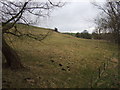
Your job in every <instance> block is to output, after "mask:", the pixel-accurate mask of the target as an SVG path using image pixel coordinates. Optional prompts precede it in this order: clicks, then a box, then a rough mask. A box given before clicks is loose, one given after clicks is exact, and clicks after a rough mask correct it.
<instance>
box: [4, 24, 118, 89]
mask: <svg viewBox="0 0 120 90" xmlns="http://www.w3.org/2000/svg"><path fill="white" fill-rule="evenodd" d="M19 29H20V30H23V31H24V29H27V30H29V31H30V32H32V33H34V34H45V33H47V32H48V31H50V30H47V29H45V30H44V29H42V28H36V27H31V26H29V27H26V26H21V25H20V26H19ZM9 37H10V38H11V40H13V43H12V44H11V43H10V42H9V41H10V40H9V39H8V38H7V41H8V43H9V44H10V45H11V46H12V47H13V46H14V47H13V48H14V49H15V50H16V51H17V52H18V54H19V55H20V57H21V61H22V63H23V64H24V65H25V66H27V67H29V68H30V70H23V71H17V72H14V71H11V70H9V69H7V68H4V69H3V87H17V88H20V87H23V88H68V87H70V88H78V87H79V88H85V87H86V88H87V87H90V79H91V76H92V75H93V72H94V71H96V69H97V67H99V66H100V65H101V64H102V63H103V62H105V61H106V60H107V59H111V58H117V49H118V48H117V45H115V44H111V43H107V42H106V41H98V40H87V39H80V38H75V37H72V36H69V35H64V34H61V33H56V32H53V31H51V34H50V35H49V36H48V37H47V38H46V39H44V40H43V41H42V42H39V41H36V40H33V39H30V38H27V37H23V38H20V39H19V38H15V37H13V36H9ZM112 66H113V65H112V64H110V67H112ZM108 71H109V72H110V73H112V74H114V73H115V74H116V73H117V69H114V68H112V69H111V70H108ZM113 72H114V73H113ZM107 75H108V74H107ZM109 81H110V82H109ZM111 82H112V80H111V79H106V80H105V85H103V86H100V87H111V86H112V85H111ZM108 84H109V85H108Z"/></svg>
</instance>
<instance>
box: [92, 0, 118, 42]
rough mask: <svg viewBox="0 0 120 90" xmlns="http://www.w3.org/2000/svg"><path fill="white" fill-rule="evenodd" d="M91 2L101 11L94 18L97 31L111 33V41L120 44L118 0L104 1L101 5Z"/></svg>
mask: <svg viewBox="0 0 120 90" xmlns="http://www.w3.org/2000/svg"><path fill="white" fill-rule="evenodd" d="M93 4H94V5H95V6H96V7H97V8H98V9H100V10H101V11H102V14H100V16H99V17H97V19H95V23H96V25H97V29H98V30H99V33H111V35H112V36H111V41H113V40H114V42H116V43H119V44H120V1H111V2H106V3H105V4H104V5H103V6H101V5H98V4H96V3H93Z"/></svg>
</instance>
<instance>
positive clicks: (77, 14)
mask: <svg viewBox="0 0 120 90" xmlns="http://www.w3.org/2000/svg"><path fill="white" fill-rule="evenodd" d="M79 1H80V0H79ZM79 1H76V2H75V1H73V2H69V3H67V4H66V5H65V6H64V7H62V8H57V9H55V10H54V11H53V12H52V13H51V15H50V17H47V18H44V19H43V20H41V22H40V23H39V24H38V26H40V27H45V28H52V29H54V28H55V27H57V28H58V30H59V31H60V32H75V33H76V32H82V31H83V30H88V31H89V32H90V33H91V32H92V31H93V30H94V29H95V24H94V18H95V17H97V15H98V13H99V10H98V9H97V8H95V7H94V6H93V5H92V4H91V3H90V1H89V0H84V1H80V2H79ZM102 1H103V0H102ZM102 1H101V2H102Z"/></svg>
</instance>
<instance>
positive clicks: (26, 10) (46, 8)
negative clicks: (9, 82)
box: [0, 0, 64, 69]
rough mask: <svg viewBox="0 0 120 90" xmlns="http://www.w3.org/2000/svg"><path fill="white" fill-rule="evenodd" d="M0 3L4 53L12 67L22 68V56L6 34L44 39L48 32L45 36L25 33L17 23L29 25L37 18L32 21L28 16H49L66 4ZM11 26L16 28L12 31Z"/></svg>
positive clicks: (2, 0) (30, 0) (29, 0)
mask: <svg viewBox="0 0 120 90" xmlns="http://www.w3.org/2000/svg"><path fill="white" fill-rule="evenodd" d="M0 5H1V6H2V9H0V13H1V17H2V19H1V21H0V22H1V24H2V53H3V55H4V56H5V58H6V61H7V65H8V66H9V67H11V68H12V69H20V68H22V67H23V65H22V63H21V61H20V58H19V57H18V54H17V53H16V52H15V50H14V49H13V48H11V47H10V46H9V45H8V44H7V42H6V40H5V37H4V35H5V34H11V35H14V36H16V37H22V36H27V37H30V38H33V39H36V40H43V39H44V38H45V37H46V36H47V34H46V35H45V36H44V37H43V38H39V37H36V35H33V34H32V33H27V34H23V33H22V32H21V31H19V30H18V29H17V27H16V23H18V22H19V23H24V24H27V25H30V24H33V23H35V22H36V20H32V21H31V20H29V18H28V16H30V15H31V16H35V17H36V18H37V19H38V18H39V17H45V16H48V15H49V13H50V12H51V10H52V9H54V8H56V7H62V6H64V3H63V2H51V1H50V0H48V1H47V2H32V0H27V1H25V2H23V1H22V2H18V1H16V2H15V1H14V2H10V1H6V0H1V1H0ZM11 28H15V30H14V31H10V30H11Z"/></svg>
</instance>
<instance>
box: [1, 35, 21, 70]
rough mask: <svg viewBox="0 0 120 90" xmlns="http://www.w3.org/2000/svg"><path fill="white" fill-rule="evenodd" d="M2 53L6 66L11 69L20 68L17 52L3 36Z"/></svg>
mask: <svg viewBox="0 0 120 90" xmlns="http://www.w3.org/2000/svg"><path fill="white" fill-rule="evenodd" d="M2 53H3V55H4V56H5V59H6V62H7V65H8V67H10V68H11V69H21V68H22V67H23V65H22V64H21V61H20V58H19V56H18V54H17V53H16V52H15V51H14V50H13V49H12V48H11V47H10V46H9V45H8V44H7V43H6V41H5V39H4V37H3V38H2Z"/></svg>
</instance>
